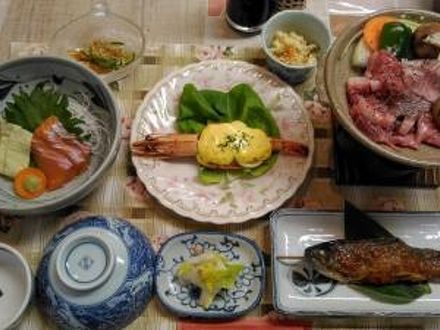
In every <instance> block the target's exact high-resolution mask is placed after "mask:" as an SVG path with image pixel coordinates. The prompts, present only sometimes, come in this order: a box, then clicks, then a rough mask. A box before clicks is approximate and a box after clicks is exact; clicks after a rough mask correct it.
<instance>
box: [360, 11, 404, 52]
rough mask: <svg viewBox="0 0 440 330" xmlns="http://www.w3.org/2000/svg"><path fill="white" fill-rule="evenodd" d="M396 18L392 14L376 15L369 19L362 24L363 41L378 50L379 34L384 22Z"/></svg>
mask: <svg viewBox="0 0 440 330" xmlns="http://www.w3.org/2000/svg"><path fill="white" fill-rule="evenodd" d="M397 21H398V19H397V18H396V17H392V16H377V17H373V18H372V19H370V20H369V21H368V22H367V23H366V24H365V26H364V29H363V32H364V36H363V38H364V41H365V43H366V44H367V45H368V47H370V49H372V50H374V51H377V50H379V42H380V35H381V33H382V29H383V26H384V25H385V24H386V23H390V22H397Z"/></svg>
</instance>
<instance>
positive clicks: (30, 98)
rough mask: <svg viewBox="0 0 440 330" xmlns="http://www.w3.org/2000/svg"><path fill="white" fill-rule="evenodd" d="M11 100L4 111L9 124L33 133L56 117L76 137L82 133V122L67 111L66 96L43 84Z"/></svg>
mask: <svg viewBox="0 0 440 330" xmlns="http://www.w3.org/2000/svg"><path fill="white" fill-rule="evenodd" d="M12 99H13V101H12V102H8V103H7V104H6V109H5V119H6V120H7V121H8V122H9V123H12V124H15V125H18V126H20V127H22V128H24V129H25V130H28V131H29V132H32V133H33V132H34V131H35V130H36V128H37V127H38V126H40V124H41V123H42V122H43V121H45V120H46V119H47V118H49V117H50V116H56V117H57V118H58V119H59V121H60V122H61V123H62V124H63V126H64V128H65V129H66V130H67V131H68V132H70V133H72V134H75V135H77V136H78V137H81V136H82V134H83V133H84V132H83V130H82V129H81V127H80V125H81V124H83V123H84V122H83V120H81V119H79V118H76V117H74V116H73V115H72V113H71V112H70V111H69V109H68V106H69V100H68V98H67V96H66V95H64V94H61V93H59V92H57V91H56V90H55V89H54V88H52V87H50V86H47V85H46V84H44V83H43V84H38V85H37V86H35V88H34V89H33V90H32V92H30V93H28V92H25V91H23V90H20V91H19V92H18V93H17V94H14V95H13V97H12Z"/></svg>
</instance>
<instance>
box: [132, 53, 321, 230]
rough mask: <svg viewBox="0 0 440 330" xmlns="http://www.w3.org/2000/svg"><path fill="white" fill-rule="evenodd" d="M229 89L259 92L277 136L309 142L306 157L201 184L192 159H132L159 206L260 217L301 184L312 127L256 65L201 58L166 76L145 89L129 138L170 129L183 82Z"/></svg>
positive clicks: (291, 95) (227, 219) (290, 96)
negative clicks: (258, 173)
mask: <svg viewBox="0 0 440 330" xmlns="http://www.w3.org/2000/svg"><path fill="white" fill-rule="evenodd" d="M186 83H193V84H195V85H196V87H198V88H209V89H216V90H222V91H228V90H229V89H231V88H232V87H233V86H235V85H237V84H239V83H247V84H249V85H250V86H252V88H253V89H254V90H255V91H256V92H257V93H258V94H259V96H260V97H261V99H262V100H263V102H264V103H265V104H266V106H267V107H268V108H270V109H272V114H273V116H274V117H275V120H276V121H277V123H278V126H279V128H280V130H281V136H282V137H283V138H286V139H295V140H297V141H301V142H303V143H306V144H308V145H309V148H310V154H309V156H308V157H307V158H295V157H290V156H284V155H280V156H279V157H278V160H277V163H276V164H275V165H274V167H273V168H272V169H271V170H270V171H269V172H268V173H266V174H265V175H263V176H261V177H257V178H253V179H238V178H235V179H232V180H230V181H229V182H226V183H224V184H217V185H209V186H207V185H203V184H201V183H199V182H198V180H197V170H198V169H197V163H196V161H195V159H194V160H187V161H182V160H177V161H170V160H159V159H153V158H150V159H148V158H139V157H133V163H134V165H135V167H136V170H137V174H138V176H139V178H140V179H141V181H142V182H143V183H144V184H145V186H146V188H147V190H148V192H149V193H150V194H152V195H153V196H154V197H156V198H157V199H158V200H159V201H160V202H161V203H162V204H163V205H164V206H166V207H168V208H170V209H171V210H173V211H175V212H176V213H178V214H180V215H183V216H185V217H189V218H192V219H194V220H197V221H202V222H212V223H217V224H225V223H238V222H243V221H246V220H249V219H253V218H258V217H261V216H263V215H265V214H267V213H268V212H270V211H272V210H274V209H276V208H278V207H279V206H281V205H282V204H283V203H284V202H285V201H286V200H287V199H288V198H289V197H291V196H292V195H293V194H294V193H295V192H296V190H297V189H298V187H299V186H300V185H301V183H302V182H303V180H304V178H305V176H306V174H307V171H308V169H309V168H310V165H311V162H312V156H313V127H312V124H311V121H310V119H309V116H308V113H307V111H306V110H305V109H304V106H303V102H302V100H301V99H300V97H299V96H298V95H297V94H296V93H295V91H294V90H293V89H292V88H291V87H290V86H289V85H287V84H286V83H284V82H282V81H281V80H280V79H278V78H277V77H276V76H274V75H273V74H271V73H269V72H267V71H266V70H265V69H263V68H260V67H258V66H255V65H252V64H249V63H246V62H240V61H229V60H215V61H203V62H201V63H198V64H194V65H190V66H187V67H185V68H183V69H182V70H180V71H178V72H175V73H173V74H171V75H170V76H168V77H166V78H165V79H164V80H162V81H161V82H159V83H158V84H157V85H156V86H155V87H154V88H153V90H152V91H151V92H150V93H148V95H147V97H146V98H145V100H144V102H143V103H142V105H141V106H140V108H139V110H138V112H137V114H136V118H135V120H134V122H133V125H132V131H131V142H133V141H136V140H140V139H143V138H144V136H145V135H146V134H150V133H159V132H160V133H172V132H175V128H174V123H175V120H176V117H177V115H178V113H177V112H178V104H179V100H180V95H181V92H182V90H183V86H184V85H185V84H186Z"/></svg>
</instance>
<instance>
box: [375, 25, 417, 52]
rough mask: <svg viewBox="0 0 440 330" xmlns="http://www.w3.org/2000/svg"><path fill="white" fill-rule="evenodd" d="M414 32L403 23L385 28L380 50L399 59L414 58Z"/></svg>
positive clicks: (385, 26) (381, 37)
mask: <svg viewBox="0 0 440 330" xmlns="http://www.w3.org/2000/svg"><path fill="white" fill-rule="evenodd" d="M411 46H412V31H411V29H410V28H409V27H407V26H406V25H405V24H403V23H401V22H390V23H386V24H385V25H384V26H383V29H382V33H381V36H380V41H379V48H380V49H385V50H387V51H390V52H392V53H394V54H395V55H396V56H397V57H398V58H408V59H410V58H412V49H411Z"/></svg>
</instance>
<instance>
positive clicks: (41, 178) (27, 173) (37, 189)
mask: <svg viewBox="0 0 440 330" xmlns="http://www.w3.org/2000/svg"><path fill="white" fill-rule="evenodd" d="M46 184H47V179H46V175H45V174H44V173H43V171H41V170H40V169H38V168H34V167H26V168H24V169H22V170H21V171H19V172H18V173H17V174H16V176H15V178H14V191H15V193H16V194H17V195H18V196H20V197H21V198H24V199H33V198H37V197H38V196H40V195H41V194H42V193H44V192H45V191H46Z"/></svg>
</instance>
